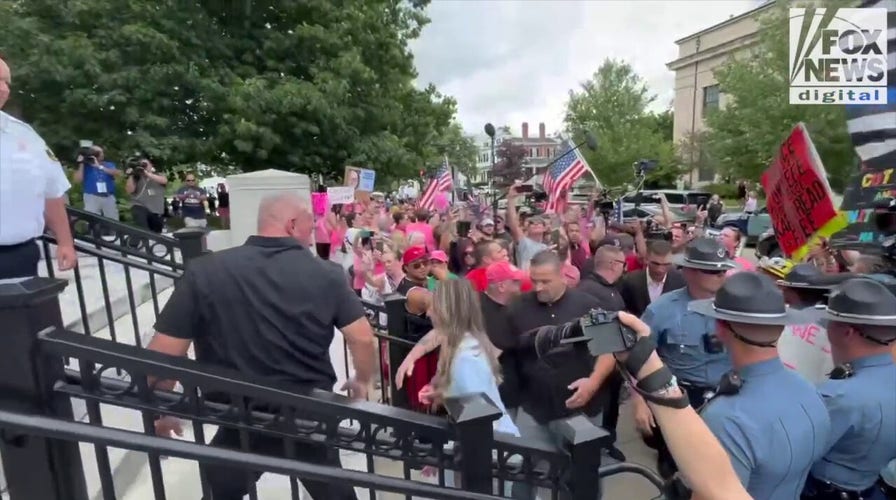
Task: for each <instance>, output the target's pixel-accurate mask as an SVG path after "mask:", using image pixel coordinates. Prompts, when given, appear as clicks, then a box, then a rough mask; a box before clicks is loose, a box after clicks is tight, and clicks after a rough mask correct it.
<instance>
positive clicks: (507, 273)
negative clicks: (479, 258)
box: [485, 262, 526, 285]
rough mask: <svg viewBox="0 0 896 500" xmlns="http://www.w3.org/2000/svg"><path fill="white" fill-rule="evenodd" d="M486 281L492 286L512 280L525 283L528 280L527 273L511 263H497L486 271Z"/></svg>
mask: <svg viewBox="0 0 896 500" xmlns="http://www.w3.org/2000/svg"><path fill="white" fill-rule="evenodd" d="M485 279H486V281H487V282H488V284H490V285H491V284H493V283H500V282H502V281H510V280H514V281H523V280H524V279H526V273H525V271H521V270H519V269H517V268H516V267H514V266H513V265H512V264H510V263H509V262H495V263H494V264H491V265H490V266H488V267H487V268H486V269H485Z"/></svg>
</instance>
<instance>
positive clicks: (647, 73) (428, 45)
mask: <svg viewBox="0 0 896 500" xmlns="http://www.w3.org/2000/svg"><path fill="white" fill-rule="evenodd" d="M759 3H761V2H759V1H757V0H725V1H710V0H705V1H700V0H693V1H690V0H688V1H685V0H674V1H673V0H667V1H659V0H657V1H653V0H643V1H633V0H629V1H616V0H600V1H598V0H592V1H562V0H548V1H541V0H503V1H502V0H480V1H473V0H443V1H435V2H433V3H432V4H431V5H430V6H429V9H428V11H427V14H428V15H429V17H430V18H431V20H432V22H431V23H430V24H429V25H428V26H427V27H426V28H424V30H423V34H422V36H421V37H420V39H419V40H416V41H414V42H413V44H412V50H413V52H414V56H415V62H416V65H417V70H418V72H419V75H420V76H419V78H418V83H419V84H421V85H425V84H426V83H429V82H432V83H435V84H436V86H438V88H439V89H440V90H441V91H442V92H443V93H446V94H449V95H452V96H454V97H455V98H456V99H457V101H458V114H459V119H460V121H461V123H462V124H463V126H464V128H465V129H466V130H467V131H468V132H473V133H476V132H480V131H481V130H482V127H483V125H484V124H485V123H486V122H489V121H491V122H492V123H494V124H495V125H510V126H511V127H512V128H513V129H514V130H515V131H519V127H520V124H521V123H522V122H523V121H528V122H529V123H530V125H529V126H530V130H533V129H535V130H537V123H538V122H545V123H546V124H547V129H548V131H554V130H559V129H561V128H562V126H563V110H564V107H565V104H566V99H567V95H568V92H569V90H570V89H575V88H578V85H579V83H580V82H582V81H584V80H586V79H588V78H589V77H590V76H591V74H592V73H594V71H595V70H597V68H598V66H599V65H600V64H601V62H602V61H603V60H604V59H605V58H607V57H613V58H617V59H624V60H626V61H628V62H629V63H631V64H632V65H633V66H634V68H635V70H636V71H637V72H638V73H639V74H640V75H641V77H642V78H644V79H645V80H646V81H647V84H648V86H649V88H650V89H651V91H652V92H653V93H654V94H656V95H657V101H656V104H655V108H656V109H665V108H666V107H668V106H669V105H670V103H671V100H672V96H673V78H674V74H673V73H672V72H671V71H669V70H668V69H666V63H667V62H669V61H672V60H674V59H676V58H677V56H678V46H677V45H675V40H678V39H679V38H682V37H684V36H687V35H690V34H692V33H695V32H697V31H700V30H702V29H705V28H708V27H710V26H712V25H714V24H717V23H719V22H722V21H724V20H725V19H727V18H729V17H731V16H735V15H738V14H741V13H743V12H746V11H747V10H750V9H751V8H753V7H756V6H757V5H758V4H759Z"/></svg>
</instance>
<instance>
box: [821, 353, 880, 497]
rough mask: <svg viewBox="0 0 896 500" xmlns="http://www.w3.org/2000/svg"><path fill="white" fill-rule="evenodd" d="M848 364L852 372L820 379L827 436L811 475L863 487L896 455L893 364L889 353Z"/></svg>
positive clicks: (851, 487)
mask: <svg viewBox="0 0 896 500" xmlns="http://www.w3.org/2000/svg"><path fill="white" fill-rule="evenodd" d="M851 364H852V367H853V370H855V374H854V375H853V376H852V377H850V378H847V379H841V380H826V381H824V382H822V383H821V384H819V390H820V392H821V395H822V397H823V398H824V403H825V405H826V406H827V408H828V413H830V416H831V436H830V439H829V441H828V446H827V447H826V448H825V450H826V451H827V453H825V454H824V458H822V459H821V460H820V461H818V462H817V463H816V464H815V465H814V466H813V467H812V475H813V476H814V477H815V478H816V479H819V480H821V481H827V482H830V483H833V484H834V485H836V486H839V487H840V488H843V489H844V490H848V491H862V490H865V489H868V488H870V487H871V486H872V485H873V484H874V482H875V481H876V480H877V476H878V475H879V474H880V471H881V470H882V469H884V468H885V467H886V465H887V464H888V463H889V462H890V460H893V459H896V364H894V363H893V358H892V356H890V354H878V355H875V356H868V357H865V358H860V359H858V360H856V361H854V362H852V363H851Z"/></svg>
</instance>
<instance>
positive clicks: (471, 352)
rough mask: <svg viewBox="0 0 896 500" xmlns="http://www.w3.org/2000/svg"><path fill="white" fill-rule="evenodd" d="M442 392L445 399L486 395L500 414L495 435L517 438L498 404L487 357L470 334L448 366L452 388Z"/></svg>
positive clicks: (492, 374)
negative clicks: (499, 433)
mask: <svg viewBox="0 0 896 500" xmlns="http://www.w3.org/2000/svg"><path fill="white" fill-rule="evenodd" d="M445 392H446V395H448V396H461V395H464V394H476V393H485V395H486V396H488V397H489V398H490V399H491V400H492V402H493V403H495V405H497V407H498V409H499V410H501V413H502V415H501V418H499V419H498V420H496V421H495V424H494V429H495V432H503V433H505V434H510V435H512V436H519V435H520V430H519V429H518V428H517V427H516V424H514V423H513V420H511V418H510V415H508V414H507V409H506V408H504V403H503V402H502V401H501V393H499V392H498V383H497V381H496V380H495V375H494V373H492V368H491V366H490V365H489V362H488V358H486V357H485V353H484V352H482V348H481V347H480V345H479V341H478V340H476V338H475V337H473V336H472V335H466V336H465V337H464V339H463V340H462V341H461V343H460V346H459V347H458V349H457V353H455V355H454V361H453V362H452V364H451V385H450V386H449V387H448V390H447V391H445Z"/></svg>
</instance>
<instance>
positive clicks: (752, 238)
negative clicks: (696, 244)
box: [714, 207, 772, 245]
mask: <svg viewBox="0 0 896 500" xmlns="http://www.w3.org/2000/svg"><path fill="white" fill-rule="evenodd" d="M727 226H734V227H736V228H738V229H739V230H740V232H741V233H742V234H744V235H746V236H747V244H748V245H752V244H755V243H757V242H758V241H759V239H760V236H762V235H764V234H765V233H766V231H768V230H769V229H770V228H771V227H772V219H771V217H770V216H769V215H768V210H766V208H765V207H762V208H760V209H759V210H757V211H756V213H754V214H746V213H744V212H728V213H723V214H722V215H720V216H719V218H718V219H716V224H715V226H714V227H715V229H716V230H719V231H721V230H722V228H724V227H727Z"/></svg>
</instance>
